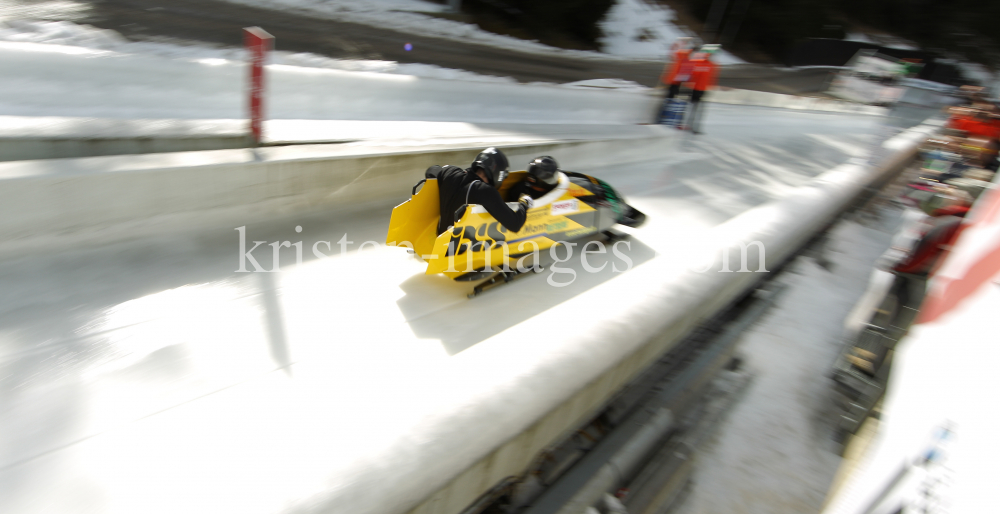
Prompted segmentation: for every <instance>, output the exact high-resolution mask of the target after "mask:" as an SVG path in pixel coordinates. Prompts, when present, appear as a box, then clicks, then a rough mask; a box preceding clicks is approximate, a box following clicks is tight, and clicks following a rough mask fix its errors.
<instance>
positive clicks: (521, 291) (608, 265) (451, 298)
mask: <svg viewBox="0 0 1000 514" xmlns="http://www.w3.org/2000/svg"><path fill="white" fill-rule="evenodd" d="M588 241H592V242H591V243H590V244H589V245H588V254H587V256H586V262H585V261H584V259H583V258H582V254H581V250H582V248H583V246H584V244H585V243H588ZM598 244H600V245H602V246H603V248H604V249H605V252H604V253H603V254H602V253H597V248H598V247H599V246H598ZM568 249H569V248H567V247H560V248H558V249H556V250H555V252H554V257H555V258H553V254H551V253H550V252H548V251H543V252H541V253H542V257H543V258H542V259H541V266H542V268H543V271H542V272H540V273H531V274H528V275H525V276H523V277H519V278H518V279H517V280H515V281H514V282H511V283H509V284H504V285H501V286H499V287H497V288H495V289H491V290H488V291H486V292H484V293H483V294H481V295H480V296H477V297H475V298H472V299H469V298H467V297H466V295H467V294H468V293H470V292H472V289H473V287H474V286H475V285H476V284H477V283H478V282H454V281H451V280H448V279H447V278H445V277H443V276H440V275H437V276H427V275H415V276H413V277H410V278H409V279H407V280H406V281H404V282H403V283H402V284H400V288H401V289H402V290H403V291H404V292H405V293H406V295H405V296H404V297H402V298H400V299H399V300H398V301H397V302H396V304H397V306H398V307H399V309H400V311H401V312H402V313H403V315H404V317H405V318H406V320H407V323H408V324H409V326H410V329H411V330H412V331H413V333H414V335H416V336H417V337H418V338H420V339H438V340H440V341H441V344H442V346H444V349H445V351H446V352H448V354H449V355H455V354H457V353H460V352H462V351H465V350H467V349H469V348H471V347H472V346H475V345H476V344H478V343H479V342H481V341H484V340H486V339H489V338H490V337H493V336H495V335H497V334H499V333H500V332H503V331H504V330H506V329H508V328H510V327H513V326H515V325H517V324H519V323H521V322H523V321H525V320H527V319H529V318H532V317H534V316H537V315H539V314H542V313H544V312H545V311H547V310H549V309H551V308H553V307H555V306H556V305H559V304H561V303H563V302H565V301H567V300H570V299H572V298H575V297H576V296H579V295H580V294H583V293H585V292H587V291H589V290H590V289H593V288H594V287H597V286H599V285H601V284H603V283H605V282H607V281H609V280H611V279H613V278H615V277H616V276H617V275H620V274H622V273H627V272H628V270H630V269H632V268H634V267H636V266H639V265H642V264H644V263H647V262H649V261H650V260H652V259H653V258H654V257H655V256H656V252H655V251H654V250H653V249H652V248H651V247H649V246H648V245H646V244H644V243H643V242H642V241H640V240H638V239H636V238H634V237H629V238H626V239H624V240H622V241H619V242H618V243H617V246H612V245H611V244H608V243H605V242H604V241H603V240H601V239H590V240H585V241H580V242H576V243H575V245H574V246H573V247H572V255H571V256H570V257H569V258H568V259H567V250H568ZM598 301H599V300H598ZM442 305H444V307H443V308H442V307H441V306H442ZM553 323H558V320H553Z"/></svg>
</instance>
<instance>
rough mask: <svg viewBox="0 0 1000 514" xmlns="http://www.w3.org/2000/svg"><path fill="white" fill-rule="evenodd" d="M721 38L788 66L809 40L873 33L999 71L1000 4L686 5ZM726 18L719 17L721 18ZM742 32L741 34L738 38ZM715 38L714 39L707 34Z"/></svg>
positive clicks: (762, 1)
mask: <svg viewBox="0 0 1000 514" xmlns="http://www.w3.org/2000/svg"><path fill="white" fill-rule="evenodd" d="M683 1H684V3H685V4H686V5H687V7H688V9H689V11H690V12H691V13H692V14H693V15H694V16H695V17H697V18H698V19H699V20H702V21H703V22H704V23H705V24H706V27H705V28H706V30H709V31H711V29H712V28H713V27H714V26H715V25H716V24H713V19H712V17H713V9H715V11H714V16H715V20H720V21H721V23H717V25H718V27H719V28H718V30H716V31H714V37H715V38H718V39H719V40H720V42H722V43H723V44H725V45H727V46H730V47H731V48H733V49H735V50H736V51H737V52H739V49H740V48H746V49H753V50H755V51H759V52H762V53H764V54H766V55H767V56H769V57H770V58H771V59H772V60H773V61H775V62H783V61H784V60H785V58H786V56H787V55H788V52H790V51H791V50H792V48H793V47H794V46H795V44H796V43H797V42H799V41H801V40H802V39H805V38H834V39H840V38H843V37H844V36H845V34H846V32H847V31H850V30H858V29H859V28H869V29H873V30H878V31H881V32H884V33H886V34H891V35H893V36H898V37H902V38H905V39H909V40H911V41H913V42H915V43H917V44H919V45H920V46H921V47H922V48H924V49H927V50H930V51H932V52H934V53H936V54H938V55H941V56H947V55H954V56H958V57H964V58H966V59H969V60H972V61H975V62H979V63H982V64H985V65H987V66H990V67H992V68H994V69H996V68H1000V51H998V50H1000V45H998V42H1000V41H998V31H997V29H996V28H995V27H994V25H995V20H997V19H1000V18H998V17H1000V2H991V1H989V0H977V1H973V0H949V1H940V0H683ZM720 13H721V16H720ZM734 28H736V29H737V30H733V29H734ZM708 35H709V37H710V38H711V37H713V34H708Z"/></svg>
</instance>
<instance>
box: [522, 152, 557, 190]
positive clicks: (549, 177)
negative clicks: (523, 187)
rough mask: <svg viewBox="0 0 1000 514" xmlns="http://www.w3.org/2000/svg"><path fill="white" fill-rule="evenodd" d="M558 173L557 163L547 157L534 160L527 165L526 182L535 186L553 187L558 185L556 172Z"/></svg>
mask: <svg viewBox="0 0 1000 514" xmlns="http://www.w3.org/2000/svg"><path fill="white" fill-rule="evenodd" d="M557 171H559V163H557V162H556V160H555V159H553V158H552V157H549V156H548V155H543V156H541V157H537V158H535V160H533V161H531V163H530V164H528V181H529V182H534V183H536V184H539V185H541V184H545V185H547V186H555V185H556V184H558V183H559V177H557V176H556V172H557Z"/></svg>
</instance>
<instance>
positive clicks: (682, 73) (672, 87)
mask: <svg viewBox="0 0 1000 514" xmlns="http://www.w3.org/2000/svg"><path fill="white" fill-rule="evenodd" d="M693 46H694V40H693V39H692V38H689V37H679V38H677V39H676V40H675V41H674V44H673V45H671V46H670V50H671V53H672V54H673V60H672V61H671V62H669V63H667V66H666V67H664V68H663V74H662V75H660V82H662V83H663V85H665V86H667V100H670V99H671V98H673V97H675V96H677V93H679V92H680V89H681V84H683V83H685V82H687V81H688V80H690V78H691V66H690V64H688V63H689V61H690V58H691V50H692V47H693Z"/></svg>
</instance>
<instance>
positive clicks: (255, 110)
mask: <svg viewBox="0 0 1000 514" xmlns="http://www.w3.org/2000/svg"><path fill="white" fill-rule="evenodd" d="M243 41H244V43H245V45H246V47H247V50H248V51H249V52H250V133H251V135H252V137H253V143H254V145H255V146H256V145H259V144H260V141H261V139H262V137H263V122H264V62H265V59H266V58H267V52H268V51H270V50H271V48H272V47H273V46H274V36H272V35H270V34H268V33H267V31H265V30H264V29H262V28H260V27H247V28H245V29H243Z"/></svg>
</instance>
